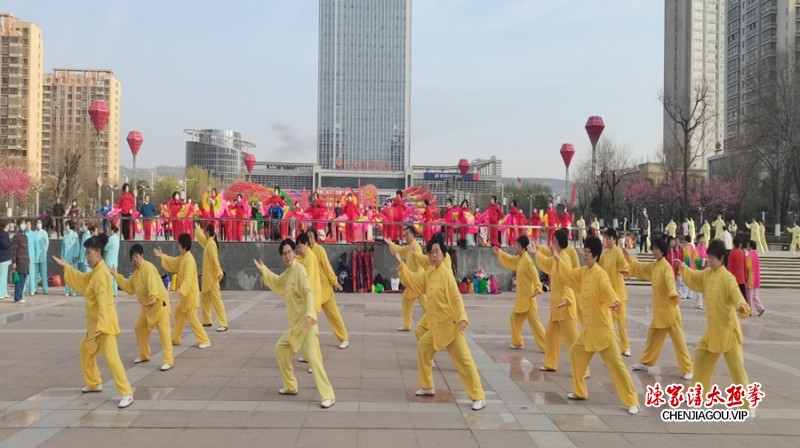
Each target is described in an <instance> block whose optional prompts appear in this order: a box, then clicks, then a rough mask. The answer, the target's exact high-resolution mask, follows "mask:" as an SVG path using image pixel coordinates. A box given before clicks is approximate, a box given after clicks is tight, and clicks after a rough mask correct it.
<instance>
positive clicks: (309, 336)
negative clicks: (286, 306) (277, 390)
mask: <svg viewBox="0 0 800 448" xmlns="http://www.w3.org/2000/svg"><path fill="white" fill-rule="evenodd" d="M315 333H316V332H315V331H314V329H313V328H312V329H310V330H309V331H307V332H306V337H305V339H303V347H302V350H303V354H304V356H305V357H306V360H307V361H308V364H309V365H310V366H311V371H312V375H313V376H314V383H315V384H316V385H317V390H318V391H319V395H320V397H321V398H322V400H321V401H325V400H333V399H335V398H336V397H335V396H334V395H333V386H331V382H330V380H328V374H327V373H325V367H323V365H322V361H321V360H320V359H319V357H318V356H317V353H319V339H318V338H317V335H316V334H315ZM295 354H296V352H295V351H294V350H293V349H292V344H291V342H290V341H289V332H288V331H287V332H286V333H284V334H283V336H281V338H280V339H278V342H276V343H275V356H276V357H277V358H278V366H279V367H280V369H281V378H283V387H285V388H286V389H287V390H297V378H296V377H295V376H294V368H293V367H292V358H293V357H294V355H295Z"/></svg>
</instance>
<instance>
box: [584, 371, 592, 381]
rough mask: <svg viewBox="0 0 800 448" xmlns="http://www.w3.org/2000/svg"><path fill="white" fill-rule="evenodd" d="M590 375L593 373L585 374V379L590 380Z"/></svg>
mask: <svg viewBox="0 0 800 448" xmlns="http://www.w3.org/2000/svg"><path fill="white" fill-rule="evenodd" d="M590 377H591V375H589V374H588V373H587V374H584V375H583V379H585V380H588V379H589V378H590Z"/></svg>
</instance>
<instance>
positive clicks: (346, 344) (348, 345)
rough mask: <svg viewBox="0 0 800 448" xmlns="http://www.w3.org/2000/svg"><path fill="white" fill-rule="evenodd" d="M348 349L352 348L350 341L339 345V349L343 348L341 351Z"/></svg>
mask: <svg viewBox="0 0 800 448" xmlns="http://www.w3.org/2000/svg"><path fill="white" fill-rule="evenodd" d="M347 347H350V341H347V340H345V341H342V343H341V344H339V348H341V349H346V348H347Z"/></svg>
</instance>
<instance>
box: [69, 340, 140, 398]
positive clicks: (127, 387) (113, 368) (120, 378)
mask: <svg viewBox="0 0 800 448" xmlns="http://www.w3.org/2000/svg"><path fill="white" fill-rule="evenodd" d="M96 340H97V352H95V353H89V352H88V351H87V350H86V347H84V345H83V344H81V347H80V352H81V368H82V369H83V380H84V382H86V387H90V388H93V389H94V388H98V387H100V386H102V385H103V380H102V378H101V377H100V369H99V368H98V367H97V354H98V353H102V354H103V357H104V358H105V359H106V365H107V366H108V370H109V371H110V372H111V377H112V378H114V384H115V385H116V386H117V392H119V394H120V395H133V389H131V383H129V382H128V377H127V376H126V375H125V367H123V366H122V360H120V359H119V349H118V348H117V337H116V336H110V335H107V334H101V335H100V336H98V337H97V338H96Z"/></svg>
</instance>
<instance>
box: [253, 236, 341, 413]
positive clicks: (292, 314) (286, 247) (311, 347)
mask: <svg viewBox="0 0 800 448" xmlns="http://www.w3.org/2000/svg"><path fill="white" fill-rule="evenodd" d="M295 249H296V246H295V244H294V242H293V241H292V240H290V239H285V240H283V241H281V244H280V246H279V248H278V250H279V252H280V254H281V260H282V261H283V264H284V265H285V266H286V270H285V271H283V273H282V274H281V275H277V274H275V273H273V272H272V271H270V270H269V269H268V268H267V267H266V266H265V265H264V263H262V262H261V261H260V260H253V263H254V264H255V265H256V268H258V270H259V271H260V272H261V275H262V280H263V282H264V286H266V287H267V288H269V289H271V290H272V292H274V293H275V294H278V295H281V296H283V297H284V299H286V313H287V314H288V318H289V329H288V330H286V332H285V333H283V335H282V336H281V337H280V339H278V342H277V343H275V356H276V358H278V366H279V367H280V369H281V378H282V379H283V387H282V388H280V389H278V393H279V394H281V395H297V393H298V387H297V378H296V377H295V376H294V369H293V368H292V358H293V357H294V355H295V354H296V353H297V352H298V351H300V350H302V351H303V353H305V354H306V357H307V358H308V362H309V364H310V365H311V368H312V373H313V374H314V383H315V384H316V386H317V390H318V391H319V394H320V397H321V400H322V402H321V404H320V405H321V406H322V408H323V409H327V408H329V407H331V406H333V405H334V404H335V403H336V397H335V395H334V393H333V386H331V382H330V380H328V375H327V373H325V367H324V366H323V365H322V360H321V359H320V358H319V357H318V356H317V353H319V339H318V337H317V334H318V333H319V329H318V327H317V312H316V305H315V303H314V302H315V300H316V299H315V298H314V293H313V288H312V286H311V282H310V281H309V278H308V273H307V272H306V268H305V267H304V266H303V265H302V264H300V263H299V262H298V261H297V260H296V259H295V253H294V251H295Z"/></svg>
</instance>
